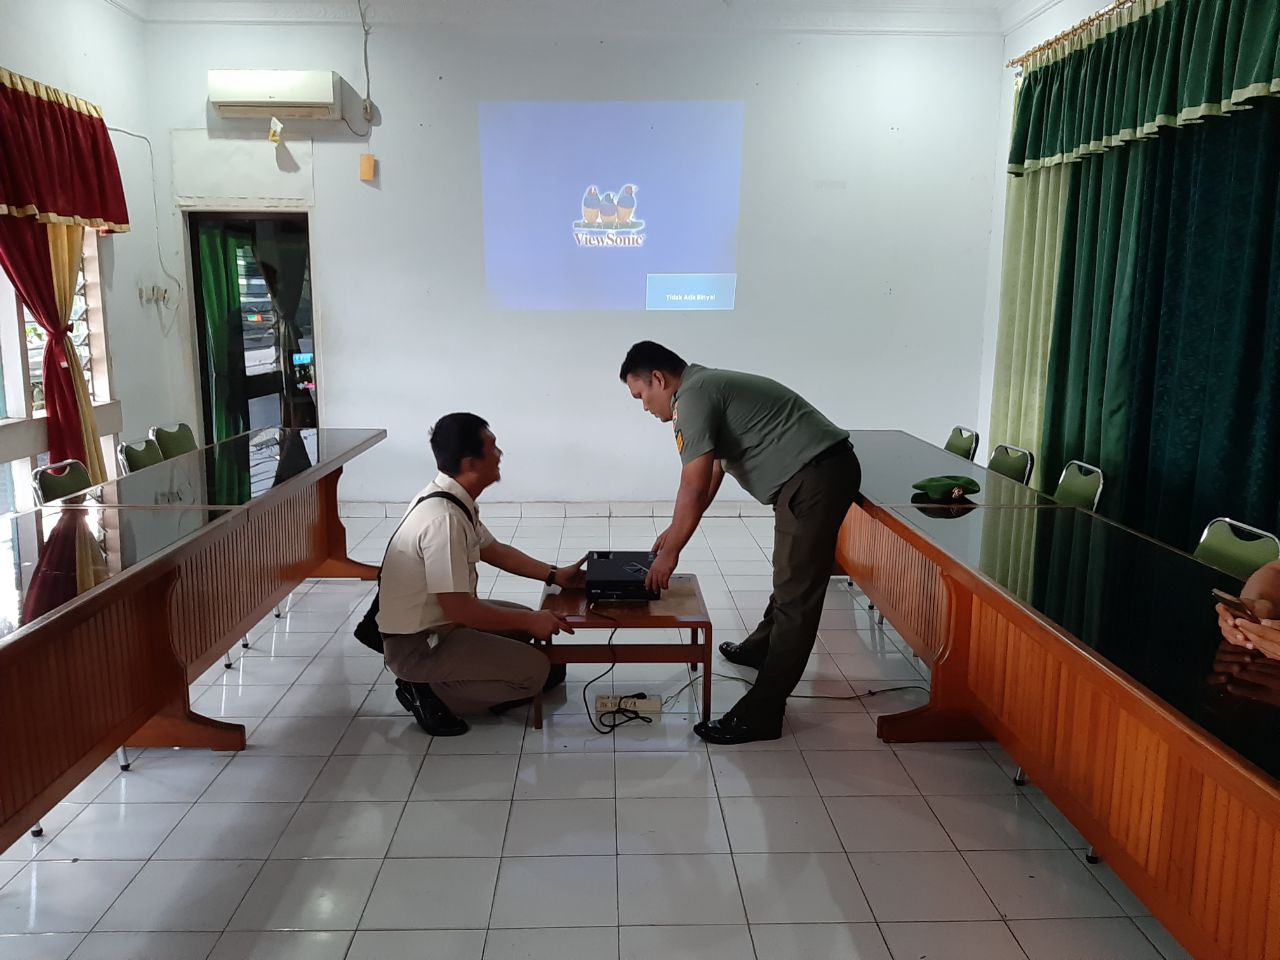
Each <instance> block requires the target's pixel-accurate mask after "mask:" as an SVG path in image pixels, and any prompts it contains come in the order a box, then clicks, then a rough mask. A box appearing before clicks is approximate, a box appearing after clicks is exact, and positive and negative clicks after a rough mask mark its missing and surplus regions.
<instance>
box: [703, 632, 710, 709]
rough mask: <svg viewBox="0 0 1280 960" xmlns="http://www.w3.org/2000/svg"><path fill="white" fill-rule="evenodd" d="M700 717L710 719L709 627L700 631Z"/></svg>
mask: <svg viewBox="0 0 1280 960" xmlns="http://www.w3.org/2000/svg"><path fill="white" fill-rule="evenodd" d="M702 641H703V642H702V719H703V720H710V719H711V627H710V626H708V627H706V629H704V630H703V631H702Z"/></svg>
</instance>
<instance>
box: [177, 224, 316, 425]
mask: <svg viewBox="0 0 1280 960" xmlns="http://www.w3.org/2000/svg"><path fill="white" fill-rule="evenodd" d="M188 228H189V230H190V233H191V257H192V275H193V277H194V278H195V280H194V283H193V285H192V286H193V289H194V293H195V308H196V340H197V342H198V344H199V353H200V390H201V402H202V404H203V408H204V434H205V442H206V443H216V442H218V441H220V440H226V439H227V438H229V437H233V436H236V435H237V434H241V433H245V432H248V431H251V430H253V431H256V430H262V429H265V428H269V427H286V428H293V429H301V428H304V427H315V426H317V425H318V424H317V417H316V382H315V334H314V325H313V321H312V310H311V255H310V244H309V241H308V230H307V216H306V214H261V215H259V214H222V213H193V214H191V215H190V216H189V219H188Z"/></svg>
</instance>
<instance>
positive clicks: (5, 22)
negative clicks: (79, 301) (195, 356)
mask: <svg viewBox="0 0 1280 960" xmlns="http://www.w3.org/2000/svg"><path fill="white" fill-rule="evenodd" d="M144 40H145V38H144V28H143V24H142V22H141V21H140V20H138V19H136V18H135V17H133V16H131V15H129V14H127V13H125V12H122V11H121V10H120V9H118V8H117V7H115V6H112V5H110V4H108V3H105V2H102V0H38V2H35V0H0V65H3V66H5V67H8V68H9V69H11V70H15V71H17V72H18V73H21V74H25V75H27V76H30V77H32V78H34V79H36V80H39V81H41V82H42V83H47V84H50V85H51V86H54V87H57V88H59V89H61V90H65V91H67V92H69V93H73V94H75V95H76V96H79V97H82V98H83V99H85V100H89V101H91V102H93V103H96V104H97V105H98V106H100V107H101V108H102V110H103V113H104V115H105V117H106V122H107V123H108V124H109V125H111V126H117V127H122V128H125V129H128V130H132V131H134V132H137V133H141V134H144V135H148V136H150V135H151V134H152V132H153V131H152V128H151V123H150V115H149V111H148V108H147V98H148V87H149V85H150V80H149V76H148V71H147V64H146V51H145V48H144ZM153 140H154V137H153ZM112 142H113V143H114V144H115V148H116V156H117V158H118V160H119V163H120V173H121V177H122V179H123V181H124V189H125V200H126V202H127V203H128V205H129V219H130V224H131V227H132V229H131V230H130V232H129V233H125V234H115V235H112V236H110V237H107V238H105V239H103V240H101V241H100V242H99V251H100V267H101V271H102V280H103V290H102V293H103V300H104V306H105V310H106V314H107V317H108V323H109V337H110V342H111V353H112V372H113V374H114V375H113V377H112V392H113V393H114V394H115V396H116V398H117V399H119V400H120V401H121V407H122V413H123V419H124V425H123V429H122V433H123V435H124V436H125V437H128V438H132V437H138V436H145V435H146V432H147V428H148V427H150V426H152V425H153V424H156V423H162V422H165V421H167V420H187V421H189V422H195V418H196V410H197V398H198V396H199V394H198V393H196V392H195V391H194V389H193V385H194V382H195V374H194V372H193V370H192V365H191V358H192V354H191V336H190V330H191V327H190V321H189V320H188V318H187V316H186V311H185V308H184V307H183V306H182V305H181V302H180V301H181V298H180V297H179V296H178V295H177V288H176V287H175V286H174V284H173V282H172V281H170V280H167V279H166V278H165V276H164V274H163V272H162V270H161V267H160V262H159V257H158V255H157V252H156V223H155V213H154V201H153V191H152V178H151V167H150V162H149V160H148V155H147V145H146V143H144V142H143V141H141V140H136V139H134V138H132V137H128V136H124V135H121V134H118V133H113V134H112ZM157 147H159V144H157ZM156 161H157V163H164V162H165V158H164V156H163V154H161V153H159V152H158V153H157V156H156ZM162 211H163V208H162ZM175 232H176V231H175V230H173V229H172V228H171V229H170V230H169V234H170V235H172V234H173V233H175ZM165 258H166V262H167V264H168V269H169V270H170V271H171V272H173V273H175V274H177V275H178V276H179V277H182V278H183V283H184V285H185V282H186V280H185V278H186V276H187V269H186V266H185V264H184V263H183V261H182V259H181V257H180V248H171V249H168V250H166V251H165ZM156 285H159V286H168V287H169V288H170V289H171V290H172V291H173V295H172V296H171V302H172V303H173V304H174V307H175V309H165V308H162V307H157V306H145V307H144V306H142V305H140V304H139V302H138V294H137V289H138V287H139V286H144V287H147V288H150V287H152V286H156Z"/></svg>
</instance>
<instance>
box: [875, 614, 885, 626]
mask: <svg viewBox="0 0 1280 960" xmlns="http://www.w3.org/2000/svg"><path fill="white" fill-rule="evenodd" d="M876 625H877V626H880V627H883V626H884V612H883V611H881V610H877V611H876Z"/></svg>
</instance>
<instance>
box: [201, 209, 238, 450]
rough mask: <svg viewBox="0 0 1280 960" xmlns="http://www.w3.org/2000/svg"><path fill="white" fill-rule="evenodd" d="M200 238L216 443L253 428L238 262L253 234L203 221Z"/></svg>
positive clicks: (202, 285)
mask: <svg viewBox="0 0 1280 960" xmlns="http://www.w3.org/2000/svg"><path fill="white" fill-rule="evenodd" d="M196 240H197V246H198V254H199V258H200V295H201V299H202V301H203V304H204V321H205V346H206V354H207V357H208V363H209V377H210V381H211V382H210V384H209V398H210V407H211V410H210V412H211V414H212V420H213V422H212V427H213V440H214V442H215V443H216V442H218V441H219V440H226V439H227V438H228V437H234V436H236V435H237V434H240V433H244V432H245V431H246V430H248V429H249V404H248V401H247V400H246V399H245V391H244V327H243V324H244V318H243V316H242V314H241V312H240V269H239V267H238V265H237V262H236V256H237V254H238V253H239V251H240V249H241V248H242V247H247V246H248V245H249V237H248V235H247V234H244V233H241V232H240V231H237V230H233V229H230V228H229V227H228V226H227V225H226V224H223V223H217V222H212V223H211V222H206V221H201V222H199V223H197V225H196Z"/></svg>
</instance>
